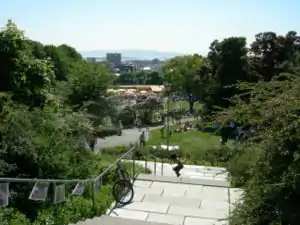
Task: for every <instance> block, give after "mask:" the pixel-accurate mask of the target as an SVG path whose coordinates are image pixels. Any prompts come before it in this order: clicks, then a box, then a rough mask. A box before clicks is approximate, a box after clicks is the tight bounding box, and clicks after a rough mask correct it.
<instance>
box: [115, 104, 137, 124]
mask: <svg viewBox="0 0 300 225" xmlns="http://www.w3.org/2000/svg"><path fill="white" fill-rule="evenodd" d="M135 118H136V113H135V110H134V108H133V107H126V108H124V109H123V110H121V112H120V113H119V115H118V117H117V119H118V120H121V121H122V124H123V126H124V127H132V126H134V125H135Z"/></svg>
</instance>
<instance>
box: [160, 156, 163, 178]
mask: <svg viewBox="0 0 300 225" xmlns="http://www.w3.org/2000/svg"><path fill="white" fill-rule="evenodd" d="M160 174H161V176H163V175H164V162H163V159H162V160H161V169H160Z"/></svg>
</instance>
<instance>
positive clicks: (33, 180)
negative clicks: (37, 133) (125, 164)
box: [0, 144, 137, 208]
mask: <svg viewBox="0 0 300 225" xmlns="http://www.w3.org/2000/svg"><path fill="white" fill-rule="evenodd" d="M136 149H137V144H133V145H131V147H130V149H129V150H128V151H126V152H125V153H124V154H123V155H121V156H120V157H118V158H117V159H116V160H115V161H114V162H113V163H112V164H110V165H109V166H108V167H107V168H106V169H105V170H104V171H103V172H101V173H100V174H99V175H98V176H96V177H93V178H88V179H38V178H18V177H15V178H11V177H0V183H6V184H9V183H36V184H35V186H34V188H33V190H35V188H38V186H37V187H36V185H37V184H38V183H47V184H48V185H50V184H53V185H54V187H55V185H56V184H70V183H74V184H79V183H83V184H85V183H86V184H88V183H90V184H91V185H92V202H93V207H94V208H95V192H96V191H97V190H96V186H95V185H96V184H99V185H101V182H102V180H103V178H104V176H105V175H106V174H107V173H108V172H109V171H110V170H111V169H112V168H114V167H115V166H116V165H117V164H118V163H119V162H121V161H122V160H123V159H125V158H126V157H127V156H134V153H135V151H136ZM132 176H133V179H134V177H135V176H136V171H135V158H134V157H132ZM98 182H99V183H98ZM76 187H77V185H76ZM76 187H75V189H76ZM41 191H43V190H41ZM46 192H47V191H46ZM46 194H47V193H46ZM30 199H31V198H30ZM45 199H46V198H45ZM6 205H8V202H7V203H6V204H5V206H6Z"/></svg>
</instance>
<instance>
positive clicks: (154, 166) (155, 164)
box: [154, 158, 157, 175]
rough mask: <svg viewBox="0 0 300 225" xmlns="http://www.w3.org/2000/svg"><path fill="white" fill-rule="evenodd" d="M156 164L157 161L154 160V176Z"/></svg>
mask: <svg viewBox="0 0 300 225" xmlns="http://www.w3.org/2000/svg"><path fill="white" fill-rule="evenodd" d="M156 162H157V160H156V158H155V159H154V175H156Z"/></svg>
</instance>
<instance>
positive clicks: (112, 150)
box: [101, 146, 128, 156]
mask: <svg viewBox="0 0 300 225" xmlns="http://www.w3.org/2000/svg"><path fill="white" fill-rule="evenodd" d="M127 151H128V146H116V147H108V148H103V149H101V154H103V155H109V156H121V155H122V154H124V153H125V152H127Z"/></svg>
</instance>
